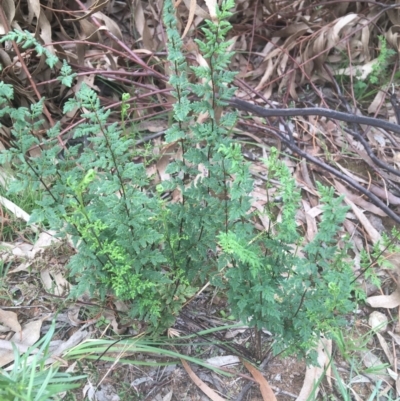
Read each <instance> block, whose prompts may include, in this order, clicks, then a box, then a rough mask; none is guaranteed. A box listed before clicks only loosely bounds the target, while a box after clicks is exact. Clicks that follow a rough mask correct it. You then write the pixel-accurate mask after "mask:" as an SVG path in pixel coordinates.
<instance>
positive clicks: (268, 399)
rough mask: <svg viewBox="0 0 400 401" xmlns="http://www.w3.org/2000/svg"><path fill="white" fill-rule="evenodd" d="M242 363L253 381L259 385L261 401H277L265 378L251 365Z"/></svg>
mask: <svg viewBox="0 0 400 401" xmlns="http://www.w3.org/2000/svg"><path fill="white" fill-rule="evenodd" d="M242 362H243V365H244V366H245V367H246V369H247V370H248V371H249V372H250V373H251V375H252V376H253V377H254V380H255V381H256V382H257V383H258V384H259V386H260V391H261V395H262V398H263V400H264V401H278V400H277V399H276V397H275V394H274V392H273V391H272V388H271V387H270V385H269V384H268V382H267V380H266V379H265V377H264V376H263V375H262V374H261V372H259V371H258V370H257V369H256V368H255V367H254V366H253V365H252V364H250V363H249V362H247V361H245V360H244V359H243V360H242Z"/></svg>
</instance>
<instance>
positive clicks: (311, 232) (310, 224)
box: [302, 199, 318, 242]
mask: <svg viewBox="0 0 400 401" xmlns="http://www.w3.org/2000/svg"><path fill="white" fill-rule="evenodd" d="M302 204H303V208H304V211H305V216H306V222H307V234H306V237H307V240H308V241H310V242H311V241H312V240H313V239H314V237H315V236H316V235H317V233H318V228H317V221H316V220H315V216H313V215H312V214H311V213H309V212H310V210H311V208H310V204H309V203H308V202H307V201H306V200H304V199H302Z"/></svg>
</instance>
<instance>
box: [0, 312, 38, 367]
mask: <svg viewBox="0 0 400 401" xmlns="http://www.w3.org/2000/svg"><path fill="white" fill-rule="evenodd" d="M41 327H42V320H36V321H33V322H29V323H27V324H26V325H25V326H24V327H23V328H22V331H21V332H20V333H15V334H14V335H13V336H12V338H11V339H10V341H4V340H2V341H1V342H0V367H2V366H4V365H7V364H9V363H10V362H12V361H13V360H14V352H13V350H12V343H14V344H15V346H16V347H17V348H18V349H19V351H20V352H21V353H22V352H25V351H26V349H27V348H28V347H30V346H32V345H33V344H35V342H36V341H37V340H39V338H40V328H41Z"/></svg>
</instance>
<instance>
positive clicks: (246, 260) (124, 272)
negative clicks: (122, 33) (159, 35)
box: [0, 0, 353, 354]
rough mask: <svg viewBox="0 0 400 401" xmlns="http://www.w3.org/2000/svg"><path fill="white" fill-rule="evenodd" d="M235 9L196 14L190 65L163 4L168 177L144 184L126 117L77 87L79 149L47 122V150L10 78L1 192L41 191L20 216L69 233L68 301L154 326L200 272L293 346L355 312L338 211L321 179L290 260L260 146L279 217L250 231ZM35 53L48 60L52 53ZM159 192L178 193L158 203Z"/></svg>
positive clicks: (292, 188)
mask: <svg viewBox="0 0 400 401" xmlns="http://www.w3.org/2000/svg"><path fill="white" fill-rule="evenodd" d="M233 5H234V3H233V1H232V0H226V1H223V2H222V4H221V7H220V8H218V9H217V13H216V16H217V17H216V19H215V20H214V21H205V26H204V28H203V33H204V40H203V41H200V40H197V45H198V48H199V51H200V52H201V53H202V56H203V57H204V59H205V60H207V63H208V65H207V66H194V67H191V66H189V65H188V63H187V61H186V57H185V56H184V54H183V53H182V40H181V38H180V35H179V32H178V29H177V25H176V18H175V8H174V5H173V3H172V1H171V0H166V1H165V6H164V23H165V26H166V32H167V38H168V61H169V64H170V71H171V77H170V81H169V84H170V85H171V86H172V88H173V90H172V95H173V96H174V97H175V99H176V103H175V104H174V110H173V122H172V124H171V126H170V128H169V129H168V131H167V133H166V140H167V142H169V143H176V145H177V146H178V147H179V148H180V153H181V155H182V157H181V158H180V159H177V160H175V161H173V162H172V163H170V165H169V166H168V169H167V173H168V174H169V175H170V177H171V178H170V179H169V180H165V181H163V182H162V183H161V184H160V185H158V186H157V187H154V186H152V183H151V181H150V180H149V178H148V177H147V174H146V169H145V167H144V166H143V164H140V163H135V162H133V161H132V156H131V155H132V152H137V150H135V143H134V141H133V140H132V139H129V138H127V137H126V135H124V131H125V119H124V116H123V115H122V118H121V120H122V121H121V122H120V123H113V124H110V123H109V115H110V111H109V110H108V111H107V110H105V109H104V108H103V107H102V106H101V105H100V102H99V99H98V97H97V95H96V93H95V92H94V91H93V90H92V89H90V88H89V87H87V86H85V85H82V87H81V90H80V91H79V93H77V95H76V97H74V98H71V99H70V100H68V101H67V102H66V104H65V105H64V113H67V112H70V111H72V110H81V116H82V117H84V119H85V122H84V123H82V124H80V125H79V126H77V127H75V129H74V132H73V138H74V140H76V141H77V142H76V143H77V144H76V145H74V146H70V147H69V148H68V149H67V150H65V149H63V148H62V147H61V146H60V143H59V140H58V135H59V134H60V126H59V125H56V126H55V127H53V128H52V129H50V130H48V131H47V143H46V146H42V143H41V142H40V140H39V139H38V138H37V137H36V136H35V134H34V130H35V129H37V128H39V127H41V124H42V121H41V112H42V102H39V103H37V104H34V105H33V106H31V108H30V109H28V108H23V107H20V108H17V109H15V108H13V107H12V100H13V90H12V87H11V86H9V85H6V84H4V83H1V84H0V118H2V117H4V116H8V117H9V118H10V119H11V121H12V126H13V129H12V135H13V138H14V147H13V148H11V149H9V150H8V151H6V152H4V153H3V154H2V155H1V157H0V159H1V162H2V163H3V164H5V163H11V164H12V166H13V168H14V170H15V171H16V175H15V180H14V181H13V182H12V185H11V186H10V192H17V193H18V192H23V191H24V189H25V188H27V186H28V185H33V186H34V187H35V188H41V189H42V190H44V193H45V194H44V196H43V197H42V199H41V200H40V201H38V203H37V206H38V207H37V209H36V210H35V212H34V213H33V214H32V219H31V220H32V222H36V223H37V222H42V223H43V224H45V225H46V226H48V227H51V228H52V229H55V230H57V232H59V233H60V235H64V236H66V235H69V236H71V237H72V239H73V241H74V244H75V246H76V248H77V253H76V255H75V256H73V257H72V259H71V260H70V263H69V271H70V276H71V281H72V282H73V284H74V287H73V291H72V293H71V296H77V295H79V294H82V293H83V292H85V291H89V292H90V293H91V294H96V295H98V296H100V297H101V298H102V299H104V298H105V297H106V296H108V295H110V294H112V295H114V296H115V297H117V298H118V299H121V300H124V301H126V302H127V303H128V304H129V307H130V311H131V315H132V316H133V317H135V318H138V319H142V320H145V321H146V322H147V323H148V324H149V330H152V331H153V332H156V333H159V332H162V331H163V330H165V329H166V328H167V327H169V326H170V325H172V324H173V322H174V320H175V318H176V316H177V315H178V314H179V311H180V310H181V308H182V305H183V304H184V303H185V302H186V301H187V299H188V298H189V297H191V296H192V295H193V294H195V292H196V290H197V289H198V288H199V287H200V286H201V285H202V284H204V283H205V282H206V281H210V282H211V283H212V284H213V285H214V286H216V287H217V288H219V289H220V290H221V291H225V292H226V294H227V297H228V300H229V304H230V307H231V309H232V312H233V314H234V315H235V316H236V317H237V318H239V319H241V320H242V321H243V322H244V323H246V324H249V325H250V326H254V327H255V328H256V329H261V328H267V329H269V330H270V331H272V332H273V333H274V334H275V335H276V338H277V341H276V343H275V351H276V352H279V351H281V350H283V349H285V350H287V351H288V352H289V351H290V352H295V353H296V352H297V353H301V354H305V353H306V352H307V350H308V349H309V348H310V347H311V346H313V345H314V344H315V341H316V339H317V338H318V335H319V334H320V333H326V332H329V331H331V330H333V329H334V328H336V327H337V326H338V324H341V323H343V315H344V314H345V313H347V312H348V311H350V310H351V308H352V307H353V305H352V303H351V302H350V301H349V296H350V292H351V291H352V286H351V285H350V284H349V283H350V282H351V279H350V278H351V276H352V271H351V268H350V266H349V264H348V263H346V261H345V260H346V258H345V256H346V248H339V247H338V245H337V243H336V240H335V236H336V233H337V229H338V227H339V225H340V223H341V222H342V221H343V219H344V215H345V211H346V209H345V207H343V206H342V200H341V199H340V198H334V195H333V191H331V190H328V189H326V188H323V187H320V188H319V190H320V192H321V194H322V201H323V202H324V204H325V206H324V214H323V218H322V221H321V224H320V227H319V232H318V234H317V236H316V237H315V238H314V240H313V241H312V242H311V243H309V244H307V245H305V246H304V249H303V256H302V257H300V256H299V255H297V249H298V248H299V247H300V246H303V245H304V244H302V236H301V235H300V233H299V230H298V229H297V227H296V223H295V222H296V211H297V208H298V206H299V200H300V193H299V191H298V189H297V188H296V185H295V182H294V180H293V178H292V177H291V175H290V173H289V171H288V169H287V168H286V167H285V165H284V164H282V163H281V162H280V161H279V159H278V154H277V152H276V150H272V151H271V155H270V157H269V159H268V160H266V164H267V168H268V171H269V178H274V179H278V180H280V182H281V188H282V190H281V196H282V210H281V216H280V219H279V221H278V218H277V214H276V210H274V209H276V208H274V205H273V204H272V203H271V204H268V205H267V210H266V213H268V214H269V216H270V218H271V220H272V224H271V229H270V230H268V231H265V232H259V231H257V230H256V229H255V227H254V223H255V221H256V219H257V215H255V214H254V213H253V212H251V198H250V193H251V191H252V188H253V181H252V179H251V176H250V173H249V164H248V163H247V162H246V161H245V160H244V159H243V156H242V152H241V148H240V146H239V145H237V144H235V143H234V142H233V141H232V139H231V138H230V135H229V134H230V132H231V130H232V128H233V127H234V126H235V123H236V118H237V116H236V113H234V112H231V111H228V110H227V109H226V107H225V106H226V105H227V100H229V99H230V98H231V97H232V96H233V95H234V93H235V88H234V87H233V86H232V82H233V79H234V77H235V73H233V72H230V71H229V62H230V58H231V56H232V54H233V53H232V52H230V51H228V49H229V47H230V43H229V42H228V41H226V35H227V33H228V31H229V29H230V27H231V26H230V24H229V22H228V19H229V17H230V16H231V13H230V12H229V10H230V9H231V8H232V7H233ZM10 35H12V36H10ZM5 39H7V37H5V38H3V40H5ZM8 39H10V40H13V39H17V40H19V41H21V42H24V43H26V44H28V45H33V46H35V48H37V47H38V46H39V48H40V45H39V44H38V43H37V42H36V41H35V40H34V39H33V38H32V37H30V36H29V35H27V34H25V33H18V32H13V33H12V34H9V38H8ZM47 56H48V57H49V59H50V66H51V67H54V66H55V65H56V63H57V60H54V56H52V55H47ZM60 79H62V81H63V83H64V84H65V85H70V84H71V83H72V81H73V79H74V77H73V74H72V71H71V69H70V68H69V66H68V65H67V64H66V63H65V62H64V64H63V66H62V69H61V71H60ZM123 101H126V98H124V99H123ZM79 141H80V142H81V143H79ZM82 143H87V144H88V145H89V146H82ZM32 146H39V147H40V148H41V155H40V157H32V156H30V153H29V149H31V148H32ZM171 193H174V194H175V195H179V197H180V199H181V200H180V201H179V202H171V201H169V200H166V197H165V195H166V194H171Z"/></svg>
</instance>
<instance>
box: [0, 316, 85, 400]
mask: <svg viewBox="0 0 400 401" xmlns="http://www.w3.org/2000/svg"><path fill="white" fill-rule="evenodd" d="M54 331H55V323H54V322H53V323H52V325H51V327H50V329H49V330H48V332H47V333H46V335H45V336H44V337H43V338H42V339H40V340H39V341H38V342H37V343H36V344H35V345H34V346H32V347H29V348H28V350H27V351H26V352H25V353H24V354H22V355H20V354H19V351H18V350H17V349H15V350H14V364H13V366H12V369H11V370H10V371H5V370H3V369H0V399H1V400H2V401H19V400H26V401H48V400H54V399H56V398H55V397H56V396H57V395H60V394H61V393H63V392H65V391H67V390H71V389H74V388H77V387H79V386H80V385H79V383H77V381H79V380H81V379H83V378H85V377H86V376H71V375H70V374H69V373H63V372H59V371H58V367H57V366H51V367H46V360H47V359H48V358H49V357H50V352H49V345H50V341H51V339H52V337H53V335H54ZM31 353H32V355H30V354H31Z"/></svg>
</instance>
